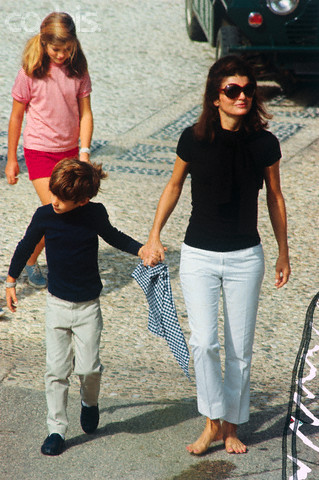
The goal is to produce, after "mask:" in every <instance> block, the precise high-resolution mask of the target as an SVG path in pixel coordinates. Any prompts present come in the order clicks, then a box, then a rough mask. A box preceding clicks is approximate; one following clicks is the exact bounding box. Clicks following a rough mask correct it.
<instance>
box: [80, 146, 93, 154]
mask: <svg viewBox="0 0 319 480" xmlns="http://www.w3.org/2000/svg"><path fill="white" fill-rule="evenodd" d="M80 153H88V154H89V155H90V153H91V150H90V149H89V148H85V147H83V148H80Z"/></svg>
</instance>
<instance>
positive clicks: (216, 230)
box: [176, 127, 281, 252]
mask: <svg viewBox="0 0 319 480" xmlns="http://www.w3.org/2000/svg"><path fill="white" fill-rule="evenodd" d="M176 153H177V155H178V156H179V157H180V158H181V159H182V160H183V161H185V162H188V163H189V164H190V170H189V172H190V175H191V190H192V213H191V217H190V220H189V225H188V228H187V231H186V235H185V239H184V242H185V243H186V244H187V245H190V246H192V247H195V248H201V249H204V250H211V251H221V252H222V251H233V250H240V249H243V248H249V247H252V246H255V245H258V244H259V243H260V237H259V234H258V230H257V216H258V193H259V189H260V188H262V186H263V180H264V169H265V167H269V166H271V165H273V164H274V163H276V162H277V161H278V160H279V159H280V158H281V151H280V145H279V142H278V139H277V138H276V137H275V136H274V135H273V134H272V133H271V132H269V131H266V130H260V131H258V132H256V133H253V134H250V135H248V134H246V133H243V132H242V131H239V132H230V131H227V130H223V129H221V128H220V129H219V130H218V131H217V133H216V136H215V139H214V141H213V142H205V141H199V140H197V139H196V138H195V136H194V133H193V127H188V128H186V129H185V130H184V131H183V133H182V135H181V137H180V139H179V142H178V145H177V150H176Z"/></svg>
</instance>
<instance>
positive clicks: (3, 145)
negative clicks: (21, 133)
mask: <svg viewBox="0 0 319 480" xmlns="http://www.w3.org/2000/svg"><path fill="white" fill-rule="evenodd" d="M200 111H201V106H200V105H197V106H195V107H194V108H192V109H191V110H189V111H188V112H186V113H185V114H183V115H181V116H180V117H178V118H177V119H176V120H175V121H173V122H170V123H169V124H167V125H166V126H165V127H163V128H161V129H160V130H158V131H157V132H155V133H154V134H153V135H151V136H150V137H149V140H150V141H152V142H154V143H152V144H143V143H141V144H137V145H135V146H134V147H133V148H131V149H128V150H127V151H125V152H124V153H123V154H121V155H119V156H116V157H115V158H113V160H112V162H106V163H105V168H106V169H107V170H108V171H112V172H119V173H131V174H139V175H158V176H167V175H170V173H171V170H172V168H171V167H172V166H173V164H174V161H175V148H176V143H177V141H178V138H179V136H180V134H181V132H182V131H183V130H184V129H185V128H186V127H187V126H189V125H192V124H193V123H194V122H196V120H197V118H198V116H199V114H200ZM318 115H319V108H318V107H310V108H307V109H304V110H301V111H297V112H290V111H284V110H283V111H279V112H277V113H276V116H277V117H282V116H285V117H286V118H288V119H299V120H302V119H309V118H310V119H311V118H316V117H317V116H318ZM305 126H306V125H305V124H304V123H301V122H297V123H296V122H290V121H285V122H284V121H283V122H270V130H271V131H272V132H273V133H274V135H276V136H277V137H278V139H279V141H280V142H281V143H282V142H285V141H286V140H288V139H289V138H291V137H292V136H293V135H295V134H296V133H297V132H299V131H300V130H301V129H302V128H304V127H305ZM159 141H171V142H173V143H174V147H173V146H172V147H170V146H165V145H158V144H157V142H159ZM108 145H109V143H108V141H107V140H93V141H92V146H91V151H92V157H93V158H94V156H95V155H98V154H99V153H101V152H100V151H101V149H102V148H104V147H106V146H108ZM6 155H7V132H5V131H1V132H0V161H6ZM17 155H18V161H19V162H23V161H24V156H23V147H22V145H21V144H20V145H19V146H18V151H17ZM154 165H155V166H156V167H158V168H153V166H154Z"/></svg>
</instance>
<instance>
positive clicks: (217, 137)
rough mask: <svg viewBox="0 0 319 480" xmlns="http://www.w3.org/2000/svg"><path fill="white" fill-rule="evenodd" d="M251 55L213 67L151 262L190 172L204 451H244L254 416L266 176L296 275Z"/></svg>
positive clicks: (190, 303) (185, 273)
mask: <svg viewBox="0 0 319 480" xmlns="http://www.w3.org/2000/svg"><path fill="white" fill-rule="evenodd" d="M268 118H270V117H269V116H268V115H267V113H266V111H265V110H264V108H263V106H262V103H261V101H260V99H259V97H258V92H257V91H256V80H255V77H254V74H253V72H252V70H251V68H250V66H249V65H248V64H246V63H245V62H244V61H243V60H242V59H240V58H239V57H237V56H227V57H223V58H221V59H220V60H218V61H217V62H216V63H215V64H214V65H213V66H212V67H211V69H210V71H209V74H208V78H207V84H206V91H205V95H204V102H203V111H202V114H201V116H200V118H199V120H198V122H197V123H196V124H195V125H193V126H192V127H189V128H186V130H184V132H183V133H182V135H181V137H180V140H179V142H178V146H177V158H176V163H175V166H174V170H173V173H172V176H171V178H170V180H169V182H168V184H167V185H166V187H165V189H164V192H163V194H162V196H161V198H160V201H159V204H158V207H157V211H156V215H155V219H154V224H153V227H152V230H151V232H150V235H149V239H148V242H147V244H146V245H145V246H144V247H143V248H142V252H141V257H142V258H143V260H144V265H151V266H153V265H155V264H156V263H157V262H158V261H163V260H164V250H165V249H164V247H163V246H162V244H161V241H160V232H161V230H162V228H163V227H164V225H165V223H166V221H167V220H168V218H169V216H170V214H171V213H172V212H173V210H174V208H175V206H176V204H177V202H178V199H179V196H180V194H181V191H182V188H183V184H184V181H185V178H186V176H187V174H188V173H190V175H191V180H192V213H191V217H190V221H189V225H188V228H187V231H186V235H185V239H184V243H183V245H182V252H181V267H180V276H181V283H182V288H183V294H184V298H185V303H186V307H187V312H188V317H189V322H190V328H191V339H190V345H191V346H192V351H193V355H194V368H195V374H196V385H197V401H198V409H199V412H200V413H201V414H202V415H205V416H206V417H207V419H206V426H205V428H204V431H203V433H202V434H201V436H200V437H199V438H198V439H197V440H196V441H195V442H194V443H192V444H190V445H188V446H187V450H188V451H189V452H190V453H193V454H202V453H204V452H205V451H206V450H207V449H208V447H209V446H210V444H211V443H212V442H213V441H216V440H224V443H225V448H226V450H227V452H229V453H244V452H246V445H244V444H243V443H242V442H241V441H240V440H239V439H238V437H237V425H238V424H241V423H244V422H247V421H248V418H249V397H250V391H249V390H250V366H251V357H252V346H253V339H254V331H255V323H256V316H257V307H258V297H259V292H260V287H261V283H262V279H263V275H264V257H263V250H262V246H261V243H260V237H259V234H258V231H257V201H258V193H259V189H261V188H262V186H263V181H265V184H266V188H267V205H268V210H269V215H270V219H271V223H272V226H273V230H274V233H275V237H276V240H277V243H278V248H279V255H278V259H277V263H276V275H275V285H276V287H277V288H281V287H282V286H283V285H285V284H286V283H287V281H288V278H289V275H290V265H289V256H288V244H287V224H286V209H285V202H284V198H283V195H282V192H281V187H280V175H279V160H280V157H281V152H280V146H279V143H278V140H277V139H276V137H275V136H274V135H272V134H271V133H270V132H268V131H266V130H265V128H266V127H267V119H268ZM221 291H222V296H223V302H224V335H225V373H224V380H222V375H221V365H220V356H219V349H220V345H219V341H218V328H217V317H218V301H219V297H220V292H221Z"/></svg>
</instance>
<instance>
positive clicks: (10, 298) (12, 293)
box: [6, 287, 18, 313]
mask: <svg viewBox="0 0 319 480" xmlns="http://www.w3.org/2000/svg"><path fill="white" fill-rule="evenodd" d="M6 298H7V307H8V309H9V310H10V311H11V312H13V313H14V312H15V311H16V309H17V303H18V299H17V295H16V289H15V287H11V288H6Z"/></svg>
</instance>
